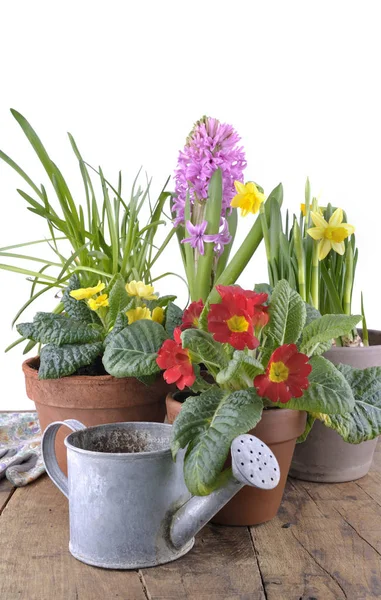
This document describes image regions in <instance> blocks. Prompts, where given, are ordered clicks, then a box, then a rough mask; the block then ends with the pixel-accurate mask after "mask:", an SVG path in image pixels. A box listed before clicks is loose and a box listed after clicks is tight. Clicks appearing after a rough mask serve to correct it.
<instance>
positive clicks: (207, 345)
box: [181, 329, 229, 376]
mask: <svg viewBox="0 0 381 600" xmlns="http://www.w3.org/2000/svg"><path fill="white" fill-rule="evenodd" d="M181 339H182V342H183V348H187V349H188V350H190V351H191V353H192V355H193V357H194V362H197V363H203V364H204V365H205V366H206V367H207V369H208V370H209V371H210V372H211V373H212V375H213V376H214V375H217V373H218V372H219V371H220V370H221V369H224V368H225V367H227V365H228V362H229V357H228V356H227V354H226V353H225V352H224V349H223V346H222V344H220V343H219V342H216V341H215V340H214V339H213V337H212V336H211V334H210V333H207V332H206V331H201V330H200V329H186V330H185V331H183V333H182V334H181Z"/></svg>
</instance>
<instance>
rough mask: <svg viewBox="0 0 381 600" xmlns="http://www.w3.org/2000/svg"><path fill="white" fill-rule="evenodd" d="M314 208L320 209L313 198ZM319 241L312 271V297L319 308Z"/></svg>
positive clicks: (315, 248)
mask: <svg viewBox="0 0 381 600" xmlns="http://www.w3.org/2000/svg"><path fill="white" fill-rule="evenodd" d="M312 210H313V211H317V210H318V203H317V199H316V198H313V200H312ZM319 275H320V273H319V242H318V241H317V240H314V241H313V245H312V271H311V297H312V304H313V306H314V307H315V308H316V309H317V310H319Z"/></svg>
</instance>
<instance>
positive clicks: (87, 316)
mask: <svg viewBox="0 0 381 600" xmlns="http://www.w3.org/2000/svg"><path fill="white" fill-rule="evenodd" d="M80 287H81V282H80V281H79V277H78V275H77V274H76V273H74V274H73V275H72V276H71V277H70V279H69V283H68V286H67V288H66V289H65V291H64V293H63V296H62V304H63V305H64V309H65V312H66V314H68V315H69V317H73V318H74V319H78V320H79V321H82V322H84V323H97V324H99V325H100V324H101V321H100V319H99V317H98V315H97V314H96V312H95V311H94V310H90V308H89V307H88V306H87V303H86V301H85V300H76V299H75V298H72V297H71V296H70V292H71V291H72V290H78V289H79V288H80Z"/></svg>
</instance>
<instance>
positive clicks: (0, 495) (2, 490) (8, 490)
mask: <svg viewBox="0 0 381 600" xmlns="http://www.w3.org/2000/svg"><path fill="white" fill-rule="evenodd" d="M14 490H15V488H14V486H13V485H12V484H11V483H10V482H9V481H8V479H6V478H5V477H4V479H1V480H0V515H1V513H2V512H3V509H4V507H5V506H6V504H7V502H8V501H9V499H10V497H11V496H12V494H13V492H14Z"/></svg>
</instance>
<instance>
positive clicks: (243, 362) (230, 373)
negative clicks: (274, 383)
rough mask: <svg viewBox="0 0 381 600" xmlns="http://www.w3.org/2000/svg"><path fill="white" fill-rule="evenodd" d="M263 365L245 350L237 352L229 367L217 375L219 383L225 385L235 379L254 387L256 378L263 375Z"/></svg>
mask: <svg viewBox="0 0 381 600" xmlns="http://www.w3.org/2000/svg"><path fill="white" fill-rule="evenodd" d="M263 371H264V368H263V365H262V364H261V363H260V362H259V361H258V360H257V359H256V358H254V357H253V356H250V355H249V354H247V353H246V352H245V351H243V350H236V351H235V352H234V354H233V358H232V359H231V360H230V361H229V363H228V365H227V367H225V369H222V370H221V371H220V372H219V373H218V375H217V379H216V380H217V383H219V384H220V385H223V384H225V383H229V382H230V381H232V380H234V379H240V378H242V379H244V381H245V383H246V385H247V384H249V385H252V384H253V380H254V377H256V376H257V375H259V374H260V373H263Z"/></svg>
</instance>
